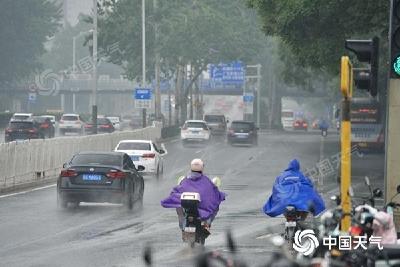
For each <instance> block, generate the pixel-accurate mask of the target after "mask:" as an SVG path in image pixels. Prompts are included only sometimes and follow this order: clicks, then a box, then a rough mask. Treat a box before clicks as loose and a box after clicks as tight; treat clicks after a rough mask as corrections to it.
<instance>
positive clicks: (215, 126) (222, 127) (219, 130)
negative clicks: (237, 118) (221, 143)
mask: <svg viewBox="0 0 400 267" xmlns="http://www.w3.org/2000/svg"><path fill="white" fill-rule="evenodd" d="M203 119H204V121H205V122H207V125H208V127H209V128H210V130H211V134H216V135H217V134H219V135H225V134H226V124H227V123H228V122H229V121H228V120H226V118H225V115H213V114H206V115H204V118H203Z"/></svg>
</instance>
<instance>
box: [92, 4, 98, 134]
mask: <svg viewBox="0 0 400 267" xmlns="http://www.w3.org/2000/svg"><path fill="white" fill-rule="evenodd" d="M92 78H93V91H92V99H93V100H92V101H93V102H92V120H93V121H92V122H93V132H94V133H95V134H97V0H93V77H92Z"/></svg>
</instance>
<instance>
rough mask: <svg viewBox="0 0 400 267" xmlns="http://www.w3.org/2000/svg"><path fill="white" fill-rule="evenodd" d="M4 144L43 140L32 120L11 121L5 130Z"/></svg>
mask: <svg viewBox="0 0 400 267" xmlns="http://www.w3.org/2000/svg"><path fill="white" fill-rule="evenodd" d="M4 136H5V138H4V139H5V140H4V141H5V142H11V141H18V140H27V139H38V138H44V135H43V133H42V132H41V131H40V130H39V126H38V124H37V123H35V122H34V121H33V120H20V121H18V120H13V121H10V122H9V124H8V126H7V128H6V129H5V133H4Z"/></svg>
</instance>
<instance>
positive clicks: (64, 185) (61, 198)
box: [57, 152, 144, 209]
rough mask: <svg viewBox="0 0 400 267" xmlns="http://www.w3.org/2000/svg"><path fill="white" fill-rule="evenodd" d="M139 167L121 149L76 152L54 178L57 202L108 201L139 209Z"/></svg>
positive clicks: (140, 182)
mask: <svg viewBox="0 0 400 267" xmlns="http://www.w3.org/2000/svg"><path fill="white" fill-rule="evenodd" d="M143 170H144V167H143V166H136V167H135V165H134V164H133V162H132V160H131V158H130V157H129V156H128V155H127V154H125V153H122V152H80V153H78V154H76V155H74V156H73V157H72V159H71V160H70V161H69V162H68V163H65V164H64V166H63V170H62V171H61V174H60V176H59V178H58V180H57V193H58V194H57V202H58V205H59V206H60V207H62V208H66V207H67V206H68V203H72V204H75V205H76V206H77V205H79V203H80V202H109V203H122V204H124V205H126V207H127V208H128V209H132V208H133V207H134V206H137V207H138V208H141V207H142V205H143V192H144V181H143V177H142V176H141V175H140V173H138V171H143Z"/></svg>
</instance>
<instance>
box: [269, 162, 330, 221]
mask: <svg viewBox="0 0 400 267" xmlns="http://www.w3.org/2000/svg"><path fill="white" fill-rule="evenodd" d="M289 205H292V206H295V207H296V209H297V210H298V211H309V210H310V207H312V209H313V212H314V215H318V214H319V213H321V212H322V211H323V210H324V209H325V204H324V201H323V199H322V198H321V196H320V195H319V194H318V192H317V191H316V190H315V189H314V186H313V184H312V182H311V180H310V179H309V178H308V177H306V176H304V175H303V174H302V173H301V171H300V163H299V162H298V160H297V159H294V160H292V161H290V163H289V166H288V168H287V169H286V170H285V171H284V172H283V173H281V175H279V176H278V177H276V180H275V184H274V186H273V188H272V195H271V196H270V197H269V199H268V201H267V203H265V205H264V213H265V214H267V215H269V216H271V217H275V216H278V215H281V214H283V213H284V211H285V208H286V207H287V206H289Z"/></svg>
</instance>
